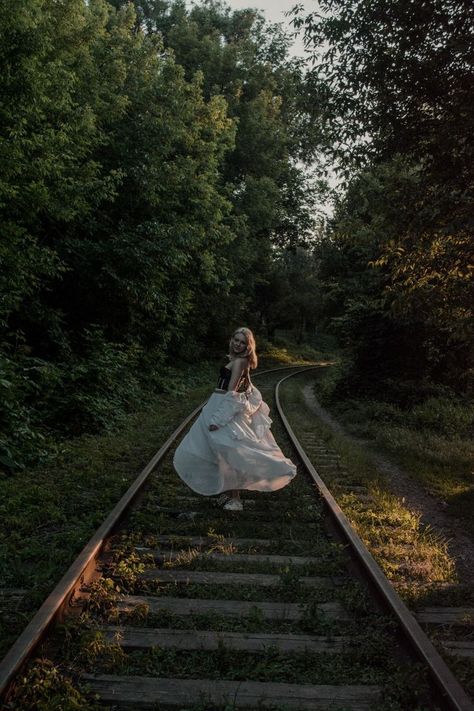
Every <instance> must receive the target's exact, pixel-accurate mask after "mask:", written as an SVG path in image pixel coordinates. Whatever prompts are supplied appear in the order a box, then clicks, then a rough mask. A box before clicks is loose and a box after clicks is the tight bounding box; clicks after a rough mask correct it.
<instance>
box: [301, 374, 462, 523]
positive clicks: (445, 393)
mask: <svg viewBox="0 0 474 711" xmlns="http://www.w3.org/2000/svg"><path fill="white" fill-rule="evenodd" d="M343 375H344V371H343V368H342V367H341V365H337V366H336V367H334V368H327V369H321V370H319V371H317V374H316V375H315V393H316V395H317V397H318V399H319V400H320V401H321V403H322V404H323V405H324V406H325V407H327V408H328V409H329V410H330V411H331V412H332V413H334V415H335V416H336V417H337V418H338V419H339V420H340V422H341V423H342V424H343V425H344V427H345V428H346V429H347V431H348V432H349V433H351V434H353V435H355V436H357V437H361V438H364V439H366V440H368V441H369V442H370V443H371V444H373V446H375V447H376V448H377V449H378V450H379V451H381V452H384V453H386V454H387V455H389V456H390V458H391V460H392V461H394V462H396V463H397V464H399V465H400V466H401V467H402V468H403V469H405V470H406V471H407V472H409V473H410V476H412V477H413V478H414V479H416V480H418V481H419V482H420V483H421V484H422V485H423V486H424V487H425V488H426V490H427V491H429V492H430V493H431V494H433V495H434V496H436V497H437V498H438V499H439V500H440V501H441V502H442V505H443V507H444V510H445V511H446V512H447V513H448V514H451V515H453V516H455V517H456V518H458V519H460V520H461V521H462V523H463V525H464V526H465V529H466V531H468V532H469V533H470V534H471V535H473V536H474V517H473V516H472V510H473V507H474V479H473V476H472V468H473V462H474V402H473V401H472V399H469V398H468V397H467V396H464V397H462V396H461V395H458V394H456V393H454V392H452V391H450V390H449V389H447V388H442V387H441V386H434V385H431V386H428V385H423V384H418V386H416V385H415V384H403V383H389V384H387V391H386V393H385V397H384V398H383V399H382V396H380V398H379V399H375V398H374V399H369V398H366V399H364V398H362V397H353V396H351V395H350V394H349V393H344V392H342V393H341V388H340V387H338V385H339V381H340V379H341V378H342V377H343Z"/></svg>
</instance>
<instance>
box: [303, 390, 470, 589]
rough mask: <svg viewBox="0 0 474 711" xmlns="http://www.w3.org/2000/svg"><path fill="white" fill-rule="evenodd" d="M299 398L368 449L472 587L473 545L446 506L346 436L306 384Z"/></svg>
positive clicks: (461, 578)
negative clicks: (445, 546) (441, 539)
mask: <svg viewBox="0 0 474 711" xmlns="http://www.w3.org/2000/svg"><path fill="white" fill-rule="evenodd" d="M303 396H304V399H305V403H306V405H307V406H308V408H309V409H310V410H311V411H312V412H314V413H315V414H316V415H317V416H318V417H319V418H320V419H321V420H322V421H323V422H324V423H325V424H326V425H328V426H329V427H330V428H331V429H332V430H333V432H335V433H337V434H339V435H343V436H344V437H347V438H348V439H350V440H352V441H353V442H355V443H357V444H359V445H362V446H364V447H366V448H368V449H369V451H370V453H371V456H372V458H373V460H374V462H375V463H376V465H377V467H378V469H379V470H380V471H381V472H382V473H383V474H384V475H385V477H386V480H387V484H388V487H389V489H390V491H391V492H392V493H393V494H395V495H396V496H399V497H400V498H402V499H404V500H405V503H406V505H407V507H408V508H410V509H411V510H412V511H415V512H417V513H418V514H419V515H420V517H421V521H422V522H423V523H424V524H425V525H429V526H430V527H431V528H432V529H433V530H434V531H436V532H437V533H440V534H441V535H442V536H443V537H444V538H445V539H446V540H447V542H448V548H449V552H450V555H451V556H452V557H453V558H454V560H455V561H456V572H457V574H458V577H459V581H460V582H461V583H467V584H474V541H473V540H472V538H470V537H469V536H467V535H466V534H465V532H464V525H463V523H462V521H460V520H458V519H456V518H454V517H453V516H450V515H448V514H447V513H446V512H445V510H444V508H445V506H446V504H445V503H444V502H443V501H441V500H440V499H437V498H436V497H435V496H433V495H432V494H429V493H428V492H427V491H426V490H425V489H424V488H423V486H422V485H421V484H419V483H418V482H417V481H415V480H414V479H413V478H412V477H411V476H410V474H409V472H406V471H404V470H403V469H401V468H400V467H399V466H398V465H397V464H395V463H394V462H392V461H390V460H389V459H387V457H386V456H384V455H383V454H381V453H380V452H378V451H376V450H375V449H373V447H372V446H371V444H370V442H368V441H367V440H364V439H361V438H359V437H354V436H353V435H351V434H349V433H348V432H346V430H345V429H344V427H343V426H342V425H341V424H340V423H339V422H338V421H337V420H335V419H334V417H333V416H332V415H331V414H330V413H329V412H328V411H327V410H325V409H324V408H323V407H322V406H321V405H320V403H319V402H318V400H317V398H316V396H315V394H314V391H313V388H312V386H311V385H310V384H308V385H305V386H304V388H303Z"/></svg>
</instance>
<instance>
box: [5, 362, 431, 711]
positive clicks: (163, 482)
mask: <svg viewBox="0 0 474 711" xmlns="http://www.w3.org/2000/svg"><path fill="white" fill-rule="evenodd" d="M272 355H273V357H274V358H275V353H272ZM305 355H306V354H305ZM285 358H288V351H286V352H285V353H284V357H283V358H282V362H283V363H284V364H285ZM296 360H297V359H296V358H295V361H296ZM269 365H275V366H276V365H278V361H275V359H274V360H273V362H270V363H269ZM212 375H213V374H212ZM211 379H212V376H211ZM262 390H263V391H264V397H265V399H267V400H270V396H271V391H270V386H267V388H262ZM208 391H209V386H208V384H206V385H203V386H199V387H197V388H192V389H190V390H189V391H188V392H187V397H186V398H185V399H180V400H179V401H178V402H177V401H176V398H173V397H169V396H167V397H162V398H160V401H159V408H158V402H157V403H155V404H154V405H153V404H152V406H151V407H149V408H147V410H146V411H144V412H143V413H137V414H136V415H135V416H134V417H133V418H130V420H129V421H128V423H127V426H126V427H124V428H122V429H121V430H120V431H118V432H116V433H113V434H109V435H106V436H102V437H97V438H87V439H84V440H81V441H76V442H73V443H71V444H70V445H69V446H68V447H67V448H66V450H65V453H64V455H63V458H62V460H61V462H58V464H57V468H51V469H50V470H48V472H31V473H28V474H27V475H23V476H25V479H23V477H22V481H21V485H19V486H18V487H16V488H12V489H11V493H12V494H13V502H12V505H11V506H10V507H9V508H8V509H7V516H8V521H7V522H6V525H5V530H4V534H3V535H5V533H6V531H7V530H8V529H7V526H8V527H9V526H11V525H12V522H13V521H14V517H15V515H16V516H17V517H18V524H19V529H20V533H19V535H18V536H17V537H14V540H13V541H12V542H11V541H10V540H8V542H7V544H6V546H5V548H4V549H3V550H4V553H5V555H4V559H3V565H4V570H5V572H6V574H7V575H8V576H9V577H8V585H9V586H10V587H20V586H21V587H24V588H26V589H27V594H26V596H25V598H24V599H23V602H22V605H21V606H20V607H19V609H18V610H13V611H10V612H8V613H7V615H5V617H4V622H3V624H4V630H5V631H6V632H7V637H8V638H10V639H11V638H12V637H13V636H14V635H16V634H17V633H18V632H19V631H20V628H21V627H22V626H23V625H24V624H25V623H26V621H27V619H28V618H29V617H30V616H31V614H33V612H34V609H35V607H36V606H37V605H38V604H39V603H40V602H41V600H42V599H43V598H44V596H45V595H46V594H47V592H48V591H49V589H50V588H51V587H52V585H53V583H54V582H56V580H57V579H58V578H59V577H60V575H61V574H62V573H63V572H64V570H65V569H66V567H67V565H69V563H70V562H71V561H72V559H73V558H74V556H75V555H76V554H77V552H78V550H79V549H80V548H81V547H82V545H83V544H84V543H85V542H86V541H87V540H88V538H89V537H90V535H91V534H92V532H93V530H94V529H95V528H96V527H97V526H98V525H99V524H100V523H101V521H102V520H103V518H104V517H105V515H106V513H107V512H108V511H109V510H110V508H111V507H112V506H113V505H114V504H115V502H116V501H117V499H118V498H119V496H120V495H121V493H123V491H124V490H125V489H126V488H127V486H128V485H129V483H130V481H131V480H133V478H134V477H135V476H136V474H137V472H138V471H139V470H140V468H141V466H143V464H144V463H145V462H146V461H148V459H149V458H150V457H151V456H152V454H153V453H154V452H155V451H156V450H157V449H158V447H159V446H160V444H161V443H162V442H163V441H164V439H165V438H166V436H167V435H168V434H169V432H171V431H172V430H173V429H174V427H175V425H176V424H177V423H178V422H179V421H180V419H182V418H183V417H184V416H185V415H186V414H188V412H189V411H190V410H191V409H192V408H193V407H194V406H195V404H197V403H198V402H200V401H202V399H203V398H204V397H205V396H206V394H207V393H208ZM274 417H275V415H274ZM275 419H276V417H275ZM274 431H275V434H276V438H277V440H278V442H279V443H280V444H281V445H282V448H283V449H284V451H287V453H289V451H290V450H289V447H288V443H287V441H286V438H285V437H284V435H283V432H282V430H281V428H280V427H279V425H278V424H277V423H275V426H274ZM33 482H35V485H34V489H32V487H33ZM18 483H19V484H20V482H19V481H18ZM3 484H4V482H2V486H3ZM6 484H10V482H6ZM23 484H24V489H23V488H22V487H23ZM29 491H31V495H29ZM183 493H185V488H184V486H181V484H180V482H179V481H178V480H177V477H176V475H175V474H174V472H173V470H172V466H171V458H170V457H168V459H167V461H166V462H165V464H164V466H163V467H162V468H160V473H159V476H156V477H154V478H153V481H152V485H151V487H150V489H149V492H148V495H147V496H146V497H145V498H144V500H143V502H142V503H141V506H140V508H139V509H137V510H135V511H134V513H133V514H132V516H131V518H130V520H129V522H128V523H127V529H126V532H124V534H123V536H122V538H121V540H117V550H116V551H115V552H114V554H113V555H112V556H111V557H109V558H108V559H107V566H108V567H107V568H106V569H105V571H104V572H105V575H104V577H103V578H102V579H101V580H99V581H98V582H97V583H96V584H95V585H94V586H93V588H92V590H91V595H90V598H89V602H88V607H87V609H86V610H85V611H84V613H83V614H82V616H81V618H80V620H74V621H69V622H68V623H67V624H66V625H64V626H63V627H62V628H61V630H60V633H59V635H58V637H57V638H56V640H55V642H54V645H53V647H52V648H51V647H50V648H49V649H48V650H43V655H42V656H41V657H40V658H39V659H38V660H37V662H36V664H34V665H32V666H31V667H30V668H29V669H28V670H27V671H26V672H25V675H24V677H23V680H22V681H21V682H20V684H19V686H18V695H17V697H16V701H15V702H14V704H13V705H12V706H11V708H12V709H22V710H26V709H35V710H37V711H55V710H57V711H72V710H73V709H82V710H83V711H93V710H94V709H96V708H99V707H98V706H97V704H96V702H95V700H94V698H91V697H84V695H83V693H82V691H80V690H79V686H78V684H77V682H76V679H77V676H78V674H80V672H81V671H82V670H84V669H89V670H92V671H103V672H107V671H109V672H110V671H111V670H113V673H123V674H140V675H141V674H149V675H160V676H166V675H170V676H172V675H173V674H176V673H179V675H180V677H182V678H199V677H204V676H206V677H207V678H221V679H222V678H225V679H233V680H240V679H246V680H249V679H254V680H259V681H265V680H269V679H271V680H272V681H286V682H295V681H296V682H297V683H321V684H331V683H336V684H338V683H367V684H370V683H381V684H382V686H385V685H386V689H387V693H386V694H385V695H384V702H383V703H384V705H383V707H382V706H378V707H377V711H406V709H408V708H410V709H413V711H415V709H418V710H419V711H422V708H424V707H423V706H422V705H419V704H418V702H417V700H416V696H415V695H414V694H413V689H417V688H420V689H421V688H422V687H423V684H424V680H423V675H422V673H421V671H420V669H418V668H416V667H415V668H410V669H409V668H407V667H406V666H404V665H403V663H402V662H400V660H398V659H397V658H396V657H393V658H392V657H391V656H387V655H386V654H384V653H383V652H384V650H386V649H387V647H388V645H389V644H390V643H391V642H390V637H391V632H392V623H391V622H390V620H388V619H386V618H384V617H382V616H380V615H377V614H375V613H374V610H373V608H372V605H371V603H370V601H369V600H368V599H367V597H366V595H365V593H364V591H363V590H362V589H361V588H360V587H359V586H358V585H357V584H355V583H353V582H352V581H350V580H346V581H342V583H341V584H340V585H338V586H336V587H335V588H334V590H333V591H332V594H334V595H335V596H336V598H337V599H338V600H339V601H340V602H341V603H342V604H343V606H344V608H345V609H346V610H348V611H349V612H350V619H348V620H346V621H344V622H341V621H338V622H337V623H335V621H334V620H331V619H330V618H328V617H327V616H325V615H324V614H322V613H321V612H320V610H319V608H318V604H319V603H320V602H324V601H325V600H326V599H327V597H326V596H327V592H325V591H324V590H323V589H321V588H316V589H314V590H312V589H308V588H306V587H303V586H302V585H301V584H300V582H299V580H298V577H299V576H298V571H296V570H294V569H293V568H292V566H280V567H277V568H276V569H275V567H273V568H272V567H271V566H269V564H268V563H253V565H252V566H251V567H250V568H249V567H247V566H246V567H245V572H255V573H269V572H272V573H273V574H276V575H278V578H279V580H278V583H277V584H276V585H275V586H273V587H272V588H269V589H265V590H262V591H260V593H256V591H255V589H253V588H249V587H247V586H242V585H239V586H231V585H230V586H220V587H219V590H216V588H215V586H207V585H195V584H194V585H183V586H176V585H170V584H169V583H168V584H163V583H160V582H156V581H151V582H150V581H144V580H141V579H140V576H141V573H142V572H144V571H145V570H146V569H147V568H148V567H149V566H150V565H151V560H150V559H149V558H147V556H146V554H145V556H144V557H143V556H142V555H139V554H137V551H136V550H135V548H136V546H137V545H140V546H145V547H148V548H155V547H156V546H157V537H158V536H160V535H161V534H168V533H169V532H170V530H172V532H173V535H176V536H179V535H183V536H185V535H193V536H196V535H203V536H207V537H209V538H211V539H213V540H214V541H215V542H214V543H213V545H212V546H211V548H212V549H213V550H214V551H215V552H219V553H222V554H224V555H226V554H231V553H232V552H234V551H235V548H234V547H233V544H232V542H229V538H234V537H246V538H273V539H274V544H273V547H270V548H265V549H262V550H261V551H260V552H263V551H265V552H267V553H271V552H275V553H279V554H281V553H290V552H291V553H292V554H293V555H312V556H316V557H318V558H319V559H320V560H321V563H318V564H317V565H312V566H310V567H307V568H306V569H305V570H304V573H305V574H311V575H321V574H326V575H327V574H328V572H330V573H331V575H341V574H342V575H343V568H342V566H341V562H342V556H343V552H342V551H341V548H340V546H338V545H337V544H334V543H332V542H331V541H328V539H327V538H326V536H325V533H324V525H323V517H322V512H321V507H320V505H319V504H317V505H315V504H314V502H313V501H312V500H311V501H310V499H311V489H310V485H309V484H308V483H307V482H306V481H305V480H304V479H303V478H302V477H297V479H295V480H294V482H292V484H291V485H290V486H289V487H287V489H285V490H283V491H282V492H278V493H277V494H274V495H272V497H271V498H269V497H265V496H262V497H258V498H257V501H256V504H255V509H254V511H251V508H250V507H246V509H245V511H246V512H248V515H245V516H240V517H235V516H233V515H231V516H229V514H228V513H226V514H224V512H223V511H222V510H220V509H218V508H217V507H215V505H214V504H213V502H211V501H207V500H206V501H204V502H202V501H201V503H200V504H199V506H197V507H196V509H197V512H196V513H197V515H196V516H195V517H193V518H191V519H190V518H184V519H179V518H176V517H174V516H173V515H170V514H169V513H167V512H161V513H157V509H156V507H157V505H160V506H163V507H165V508H166V506H167V504H169V505H170V507H171V506H173V505H174V504H173V502H175V501H176V499H175V497H176V495H179V494H183ZM184 507H185V506H184V504H183V508H184ZM186 508H188V507H186ZM15 510H16V511H15ZM78 511H79V512H80V515H79V516H74V517H72V515H71V514H72V512H76V513H77V512H78ZM33 513H34V516H33ZM2 525H3V524H2ZM387 525H389V524H388V523H387ZM176 541H177V542H176V546H175V549H178V548H181V546H180V545H179V538H177V539H176ZM300 541H301V542H300ZM244 551H245V549H244ZM239 552H243V551H242V550H239ZM248 552H259V548H258V547H257V548H255V546H253V547H251V548H249V549H248ZM199 553H200V550H199V548H195V547H194V548H193V547H189V546H188V547H187V548H186V547H185V549H184V552H183V555H182V558H181V559H178V561H176V562H174V563H166V562H165V563H163V564H162V567H163V569H166V570H169V569H172V568H173V567H178V566H179V567H180V569H182V568H185V569H189V570H193V569H195V568H197V567H199V568H200V569H201V570H203V569H207V570H209V571H210V570H217V571H227V570H229V569H231V568H232V570H233V571H234V572H235V571H236V570H237V569H236V568H235V565H232V566H231V565H229V564H228V563H226V562H225V561H224V562H215V561H214V562H213V561H212V560H211V559H210V560H208V561H206V562H205V563H204V565H203V564H202V561H199V563H198V555H199ZM9 563H13V565H9ZM440 565H441V567H442V565H443V564H442V563H441V564H440ZM242 570H243V569H242ZM300 574H301V572H300ZM124 593H127V594H139V593H142V594H144V595H145V594H152V595H153V596H160V595H173V596H181V597H183V598H184V597H201V598H212V597H216V596H218V597H219V598H221V599H231V600H244V601H248V602H255V607H253V608H252V611H251V613H250V614H249V615H247V616H246V617H240V618H228V617H224V616H219V615H215V614H212V615H192V616H190V617H187V618H186V619H184V618H182V617H180V616H177V615H172V614H170V613H160V614H158V615H154V614H152V613H150V611H149V610H147V609H146V606H138V607H137V608H135V609H134V610H133V611H132V612H131V613H130V614H121V613H119V612H118V611H117V608H116V602H117V599H118V597H119V596H120V595H122V594H124ZM261 600H272V601H278V600H280V601H285V602H290V601H291V602H297V603H299V604H300V605H301V609H302V611H303V615H302V618H301V619H300V620H298V621H294V622H288V621H286V622H285V621H275V620H265V619H263V618H262V615H261V614H260V613H259V609H258V604H257V603H258V602H259V601H261ZM125 621H126V622H127V623H128V624H133V625H134V626H135V627H157V626H159V627H164V626H167V627H171V628H175V629H179V628H181V629H183V628H188V629H189V628H190V629H195V630H205V629H206V630H216V631H222V632H225V631H249V632H252V631H255V632H262V631H266V632H281V633H285V632H287V633H293V634H317V635H324V636H325V637H326V638H327V639H331V638H333V637H334V636H336V635H340V634H344V635H345V634H347V635H350V636H351V640H352V641H351V644H350V645H349V646H348V648H347V649H346V650H345V652H344V654H342V655H341V656H340V657H337V659H335V658H334V656H333V655H330V656H329V657H328V656H326V655H321V654H319V655H318V654H305V655H297V654H293V655H289V654H281V653H279V652H278V650H276V649H273V648H268V649H267V650H266V651H265V653H264V654H263V655H262V654H260V655H255V654H248V653H246V654H245V655H243V654H242V653H240V652H237V651H235V650H229V649H228V648H226V646H225V644H223V645H222V646H220V647H219V649H218V650H216V651H214V652H210V653H206V655H203V654H202V653H196V652H192V651H182V650H176V651H170V650H162V649H159V648H154V649H151V650H147V651H138V650H131V651H127V650H124V649H123V648H122V647H121V646H120V635H119V636H118V637H117V639H116V640H115V641H112V642H107V641H106V640H105V639H104V636H103V633H102V631H101V630H100V626H101V625H102V624H104V623H109V624H116V623H123V622H125ZM361 630H363V631H361ZM56 647H57V649H58V650H59V652H58V653H57V654H55V653H54V649H55V648H56ZM15 704H16V705H15ZM231 708H233V706H232V704H230V705H228V706H226V707H225V709H224V707H222V710H221V711H230V709H231ZM266 708H270V707H266ZM273 708H274V709H275V711H277V709H278V707H276V706H275V707H273ZM204 710H205V711H209V710H210V706H209V705H208V704H206V703H204V702H203V703H201V702H199V700H197V703H196V704H195V705H194V706H193V707H192V711H204ZM183 711H185V710H183ZM189 711H191V707H190V709H189ZM278 711H279V709H278ZM337 711H345V709H344V710H343V709H338V710H337Z"/></svg>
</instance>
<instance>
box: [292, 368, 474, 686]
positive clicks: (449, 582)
mask: <svg viewBox="0 0 474 711" xmlns="http://www.w3.org/2000/svg"><path fill="white" fill-rule="evenodd" d="M322 377H323V378H324V375H323V376H322ZM319 382H320V379H317V380H316V383H319ZM308 383H309V384H311V385H314V383H315V377H314V374H310V373H307V374H305V375H299V376H297V379H294V380H290V381H288V383H286V384H285V385H284V389H283V396H282V402H283V406H284V408H285V411H286V412H287V413H288V417H289V420H290V424H291V426H292V427H293V429H294V431H295V434H296V435H297V437H298V438H299V439H300V441H301V443H302V444H303V446H304V447H305V449H306V450H307V451H308V453H309V454H310V458H311V460H312V462H313V464H314V465H315V467H316V469H317V470H318V472H319V473H320V475H321V476H322V478H323V480H324V481H325V482H326V484H327V485H328V487H329V488H330V489H331V490H333V491H334V492H335V495H336V499H337V501H338V503H339V504H340V506H341V507H342V509H343V510H344V512H345V513H346V515H347V516H348V518H349V519H350V521H351V523H352V525H353V526H354V527H355V529H356V530H357V532H358V533H359V535H360V537H361V538H362V539H363V540H364V542H365V543H366V545H367V547H368V548H369V550H370V552H371V553H372V555H373V556H374V558H375V559H376V560H377V562H378V563H379V565H380V566H381V567H382V569H383V570H384V572H385V574H386V575H387V577H388V578H389V580H390V581H391V582H392V583H393V584H394V585H395V587H396V588H397V590H398V592H399V593H400V594H401V596H402V597H403V598H404V599H405V601H406V603H407V604H408V606H409V607H410V608H411V609H412V610H414V611H416V610H420V609H421V608H423V607H425V606H440V607H474V589H472V587H469V586H467V585H462V584H459V581H458V579H457V577H456V568H455V561H454V560H453V559H452V557H451V556H450V554H449V547H448V541H447V540H446V539H444V538H443V537H442V536H441V535H440V534H439V533H437V532H436V531H434V530H433V529H432V528H431V527H429V526H425V525H423V524H422V522H421V520H420V515H419V514H417V513H415V512H413V511H411V510H410V509H409V508H408V506H407V504H406V502H405V500H404V499H402V498H399V497H397V496H395V495H393V494H392V493H391V492H390V490H389V485H388V484H387V482H386V479H385V476H384V474H383V473H382V472H381V471H380V470H379V469H378V467H377V465H376V463H375V462H374V460H373V458H372V456H371V453H370V450H369V449H367V448H366V447H364V446H362V445H361V444H358V443H356V442H354V441H353V440H351V439H349V438H348V437H345V436H343V435H341V434H338V433H335V432H334V431H333V430H332V429H331V428H330V427H329V426H328V425H326V424H325V423H324V422H322V421H321V420H320V419H319V418H318V417H317V416H316V415H315V414H314V413H313V412H312V411H311V410H309V408H308V407H307V406H306V405H305V400H304V397H303V394H302V389H303V387H304V386H305V385H306V384H308ZM316 391H317V385H316ZM387 428H388V426H387ZM315 439H318V440H323V441H324V443H325V445H324V448H325V450H326V452H329V453H330V455H331V454H332V455H333V457H332V458H333V462H332V464H331V465H329V464H328V461H327V458H328V455H327V454H326V455H324V454H321V452H320V451H319V449H320V448H314V444H313V443H314V440H315ZM428 439H429V437H428ZM407 449H408V450H409V449H410V443H408V444H407ZM417 456H420V453H418V455H417ZM411 457H415V455H413V453H412V455H409V454H407V461H409V460H410V459H411ZM415 458H416V457H415ZM412 461H414V459H412ZM455 465H456V463H455V462H454V465H453V466H454V467H455ZM358 487H360V488H361V490H365V492H366V494H365V495H361V494H360V493H359V491H358ZM354 489H355V491H354ZM464 622H465V623H466V624H463V626H462V627H458V626H455V625H453V626H444V627H438V626H436V627H434V626H428V627H427V631H428V633H429V635H430V637H431V639H432V640H433V641H434V642H435V644H436V645H437V646H438V647H439V650H440V652H441V653H442V654H443V656H444V652H443V648H442V642H443V640H445V639H453V638H456V639H457V640H463V639H464V640H466V641H472V637H473V633H474V620H471V621H469V620H467V619H466V620H465V621H464ZM445 658H446V661H447V662H448V664H449V666H451V668H452V670H453V672H454V673H455V675H456V676H457V678H458V679H459V681H460V682H461V684H463V686H464V687H465V689H466V690H467V691H468V693H471V694H472V695H474V663H473V660H472V659H469V658H466V659H460V658H455V657H445Z"/></svg>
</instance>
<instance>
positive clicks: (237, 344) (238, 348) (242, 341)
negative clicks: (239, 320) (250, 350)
mask: <svg viewBox="0 0 474 711" xmlns="http://www.w3.org/2000/svg"><path fill="white" fill-rule="evenodd" d="M232 348H233V350H234V353H237V354H239V353H245V351H246V350H247V339H246V338H245V336H244V334H243V333H240V331H237V333H234V335H233V336H232Z"/></svg>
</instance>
